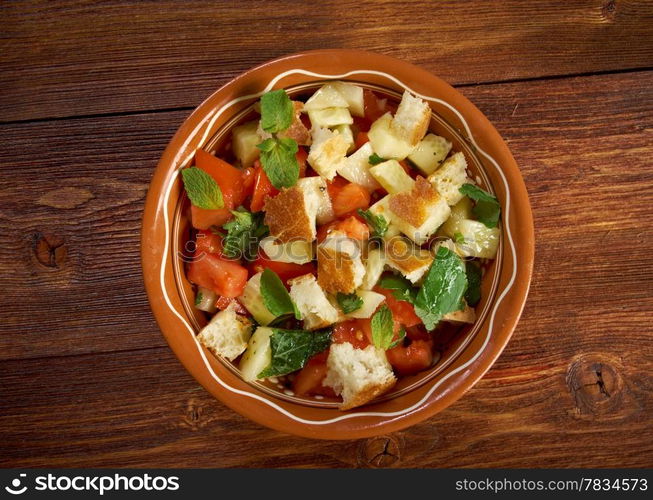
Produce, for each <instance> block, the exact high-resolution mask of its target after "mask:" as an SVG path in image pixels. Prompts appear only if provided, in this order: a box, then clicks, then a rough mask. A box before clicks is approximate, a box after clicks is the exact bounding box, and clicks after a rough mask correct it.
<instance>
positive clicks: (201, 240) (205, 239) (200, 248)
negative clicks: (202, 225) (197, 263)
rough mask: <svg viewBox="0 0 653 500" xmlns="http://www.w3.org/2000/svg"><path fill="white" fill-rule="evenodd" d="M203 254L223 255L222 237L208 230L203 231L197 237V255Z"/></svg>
mask: <svg viewBox="0 0 653 500" xmlns="http://www.w3.org/2000/svg"><path fill="white" fill-rule="evenodd" d="M203 253H212V254H217V255H220V254H222V237H221V236H220V235H219V234H214V233H213V232H211V231H210V230H208V229H202V230H200V231H198V232H197V235H196V236H195V254H196V255H202V254H203Z"/></svg>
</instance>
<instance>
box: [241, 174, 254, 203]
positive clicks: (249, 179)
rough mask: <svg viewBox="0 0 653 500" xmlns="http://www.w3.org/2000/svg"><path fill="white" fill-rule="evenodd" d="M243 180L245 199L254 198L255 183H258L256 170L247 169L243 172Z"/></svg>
mask: <svg viewBox="0 0 653 500" xmlns="http://www.w3.org/2000/svg"><path fill="white" fill-rule="evenodd" d="M241 175H242V178H243V193H244V195H245V198H246V197H247V196H252V194H253V193H254V183H255V182H256V169H255V168H254V167H247V168H246V169H244V170H243V171H242V172H241Z"/></svg>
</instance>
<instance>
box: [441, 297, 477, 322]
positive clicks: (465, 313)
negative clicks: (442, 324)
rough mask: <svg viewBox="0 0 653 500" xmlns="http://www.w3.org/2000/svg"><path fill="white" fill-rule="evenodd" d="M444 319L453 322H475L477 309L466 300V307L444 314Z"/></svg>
mask: <svg viewBox="0 0 653 500" xmlns="http://www.w3.org/2000/svg"><path fill="white" fill-rule="evenodd" d="M442 321H446V322H448V323H453V324H456V325H458V324H463V323H467V324H473V323H474V322H475V321H476V311H474V309H473V308H472V307H469V305H468V304H467V302H465V308H464V309H462V310H460V311H452V312H450V313H447V314H445V315H444V316H442Z"/></svg>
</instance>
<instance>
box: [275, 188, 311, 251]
mask: <svg viewBox="0 0 653 500" xmlns="http://www.w3.org/2000/svg"><path fill="white" fill-rule="evenodd" d="M304 187H306V186H304ZM320 203H322V196H321V195H320V194H318V193H317V192H315V191H313V190H310V189H304V188H302V187H300V186H297V185H295V186H293V187H291V188H283V189H282V190H281V192H280V193H279V194H277V195H276V196H274V197H267V198H266V199H265V205H264V206H263V210H264V211H265V223H266V224H267V226H268V227H269V228H270V234H271V235H272V236H274V237H275V238H276V239H277V240H278V241H279V242H281V243H288V242H291V241H297V240H303V241H313V240H314V239H315V236H316V229H315V223H316V219H317V213H318V211H319V209H320Z"/></svg>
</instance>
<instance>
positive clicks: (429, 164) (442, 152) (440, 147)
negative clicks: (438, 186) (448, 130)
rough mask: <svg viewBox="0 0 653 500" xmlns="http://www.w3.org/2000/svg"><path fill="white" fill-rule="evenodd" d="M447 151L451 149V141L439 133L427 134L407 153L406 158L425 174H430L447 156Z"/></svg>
mask: <svg viewBox="0 0 653 500" xmlns="http://www.w3.org/2000/svg"><path fill="white" fill-rule="evenodd" d="M449 151H451V143H450V142H449V141H448V140H446V139H445V138H444V137H440V136H439V135H435V134H427V135H426V137H424V139H422V140H421V141H420V143H419V144H418V145H417V147H416V148H415V150H414V151H413V152H412V153H411V154H409V155H408V159H409V160H410V161H412V162H413V163H414V164H415V166H416V167H417V168H419V169H420V170H421V171H422V172H424V173H425V174H426V175H430V174H432V173H433V172H435V170H436V169H437V168H438V166H439V165H440V163H441V162H442V160H444V159H445V158H446V157H447V155H448V154H449Z"/></svg>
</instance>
